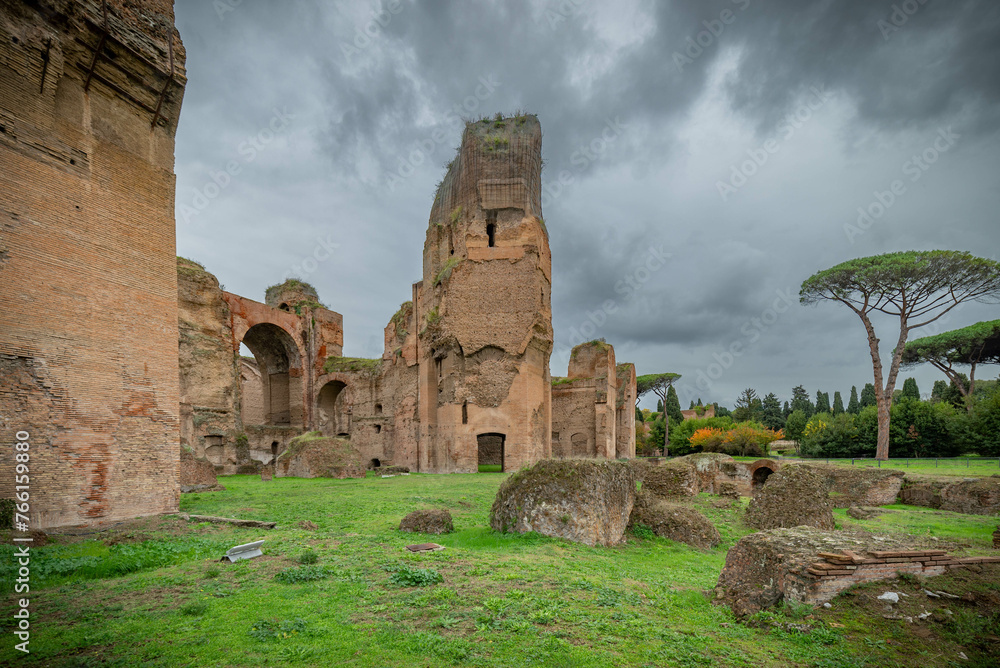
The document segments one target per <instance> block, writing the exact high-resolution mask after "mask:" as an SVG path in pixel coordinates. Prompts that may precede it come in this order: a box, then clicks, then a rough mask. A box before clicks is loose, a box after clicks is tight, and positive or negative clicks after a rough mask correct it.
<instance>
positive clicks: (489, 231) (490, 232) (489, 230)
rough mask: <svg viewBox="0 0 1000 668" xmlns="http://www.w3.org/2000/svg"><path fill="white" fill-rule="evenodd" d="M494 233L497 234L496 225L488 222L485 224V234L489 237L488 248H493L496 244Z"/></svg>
mask: <svg viewBox="0 0 1000 668" xmlns="http://www.w3.org/2000/svg"><path fill="white" fill-rule="evenodd" d="M496 234H497V226H496V225H494V224H493V223H490V224H489V225H487V226H486V236H487V237H489V243H490V248H493V247H494V246H496V245H497V239H496Z"/></svg>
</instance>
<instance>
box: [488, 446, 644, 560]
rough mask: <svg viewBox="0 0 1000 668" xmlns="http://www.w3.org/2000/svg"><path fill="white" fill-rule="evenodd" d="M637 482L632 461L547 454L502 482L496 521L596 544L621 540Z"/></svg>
mask: <svg viewBox="0 0 1000 668" xmlns="http://www.w3.org/2000/svg"><path fill="white" fill-rule="evenodd" d="M636 482H637V476H636V473H635V469H634V468H633V467H632V466H630V465H629V464H628V463H626V462H618V461H600V460H589V459H588V460H577V459H564V460H552V459H548V460H543V461H540V462H538V463H537V464H535V465H534V466H532V467H530V468H525V469H522V470H520V471H518V472H517V473H515V474H513V475H512V476H510V477H509V478H507V479H506V480H505V481H504V482H503V484H502V485H500V489H499V490H498V491H497V496H496V500H495V501H494V502H493V507H492V508H491V509H490V526H491V527H493V529H494V530H495V531H501V532H516V533H526V532H528V531H535V532H537V533H540V534H544V535H546V536H556V537H559V538H566V539H568V540H572V541H575V542H578V543H584V544H586V545H591V546H594V545H616V544H618V543H620V542H622V539H623V537H624V535H625V527H626V526H627V525H628V518H629V514H630V513H631V512H632V506H633V504H634V503H635V497H636Z"/></svg>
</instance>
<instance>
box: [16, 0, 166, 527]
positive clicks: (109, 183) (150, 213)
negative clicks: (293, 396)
mask: <svg viewBox="0 0 1000 668" xmlns="http://www.w3.org/2000/svg"><path fill="white" fill-rule="evenodd" d="M108 6H109V18H108V28H109V36H108V37H107V39H106V40H105V48H104V50H103V51H102V56H101V57H100V58H98V59H97V63H96V68H95V69H94V71H93V75H92V76H91V77H90V82H89V89H88V90H86V91H85V88H87V87H88V85H87V84H88V82H87V78H88V70H89V69H90V63H91V62H92V60H93V48H94V46H95V45H96V44H97V43H98V41H99V40H100V35H101V32H102V27H101V26H103V18H102V17H100V16H99V14H98V13H99V8H100V4H99V3H82V2H70V1H68V0H62V1H57V0H40V1H39V2H33V3H13V2H5V3H2V5H0V364H2V365H3V366H4V369H3V372H2V373H0V416H2V424H0V441H2V442H3V443H11V442H12V441H13V436H14V433H15V432H16V431H18V430H26V431H28V432H29V433H31V435H32V450H31V456H32V459H31V493H32V496H31V498H32V523H33V524H34V525H35V526H39V527H54V526H61V525H72V524H93V523H98V522H102V521H109V520H116V519H120V518H126V517H133V516H136V515H148V514H154V513H161V512H167V511H173V510H176V509H177V502H178V494H179V492H178V467H179V455H180V452H179V447H178V436H179V433H178V432H179V428H178V420H179V415H178V384H177V378H178V360H177V338H178V330H177V307H176V303H177V302H176V300H177V283H176V269H175V259H174V256H175V252H174V216H173V203H174V175H173V145H174V129H175V127H176V121H177V117H178V114H179V111H180V103H181V97H182V95H183V88H184V83H185V75H184V67H183V66H184V49H183V46H182V44H181V42H180V38H179V36H178V35H177V33H176V31H175V30H174V28H173V11H172V3H171V2H169V1H168V0H134V1H130V2H128V3H126V2H123V1H120V0H119V1H112V2H109V3H108ZM168 42H169V43H170V44H171V45H172V49H169V48H168ZM171 50H172V56H173V58H172V60H173V62H172V65H173V73H172V78H170V77H171V72H170V66H171V63H170V52H171ZM107 54H110V55H111V56H112V57H111V58H109V57H107ZM111 60H113V61H114V64H112V63H111ZM114 88H118V89H119V90H117V91H116V90H114ZM160 91H166V95H165V97H164V100H163V103H162V104H161V106H160V113H159V114H158V115H157V114H154V113H153V110H154V108H155V104H156V103H157V101H158V97H159V93H160ZM154 120H155V123H154ZM2 462H3V463H2V464H0V481H2V482H0V485H3V488H2V489H0V496H7V491H8V486H9V485H10V484H11V483H12V481H13V471H12V465H13V462H12V461H11V459H10V458H9V457H3V459H2Z"/></svg>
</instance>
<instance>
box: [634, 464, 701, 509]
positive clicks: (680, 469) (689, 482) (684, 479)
mask: <svg viewBox="0 0 1000 668" xmlns="http://www.w3.org/2000/svg"><path fill="white" fill-rule="evenodd" d="M632 461H633V462H634V463H633V467H634V468H635V471H636V475H637V476H638V477H639V479H640V480H641V481H642V488H643V489H644V490H645V491H647V492H649V493H650V494H652V495H653V496H658V497H660V498H661V499H672V498H678V497H684V496H695V495H697V494H698V474H697V471H696V470H695V467H694V465H693V464H692V463H691V462H690V461H688V460H686V459H685V458H683V457H680V458H678V459H671V460H661V461H660V462H659V463H657V464H652V463H649V462H644V461H642V460H632Z"/></svg>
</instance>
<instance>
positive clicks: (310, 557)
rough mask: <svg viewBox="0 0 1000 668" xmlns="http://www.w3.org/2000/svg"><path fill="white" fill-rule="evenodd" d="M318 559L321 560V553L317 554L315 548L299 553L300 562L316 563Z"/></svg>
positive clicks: (306, 563)
mask: <svg viewBox="0 0 1000 668" xmlns="http://www.w3.org/2000/svg"><path fill="white" fill-rule="evenodd" d="M317 561H319V555H318V554H316V552H315V550H306V551H305V552H303V553H302V554H300V555H299V563H300V564H305V565H309V564H315V563H316V562H317Z"/></svg>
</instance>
